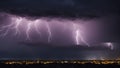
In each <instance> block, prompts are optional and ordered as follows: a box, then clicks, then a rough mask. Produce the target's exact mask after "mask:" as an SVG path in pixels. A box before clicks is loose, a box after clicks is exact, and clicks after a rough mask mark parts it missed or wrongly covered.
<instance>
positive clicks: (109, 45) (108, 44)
mask: <svg viewBox="0 0 120 68" xmlns="http://www.w3.org/2000/svg"><path fill="white" fill-rule="evenodd" d="M106 46H108V47H110V49H111V50H113V48H114V47H113V44H112V43H111V42H108V43H106Z"/></svg>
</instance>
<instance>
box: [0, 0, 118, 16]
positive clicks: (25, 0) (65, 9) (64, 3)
mask: <svg viewBox="0 0 120 68" xmlns="http://www.w3.org/2000/svg"><path fill="white" fill-rule="evenodd" d="M0 10H1V11H3V12H9V13H13V14H17V15H23V16H24V15H29V16H51V17H86V18H87V17H88V18H94V17H100V16H104V15H109V14H118V13H119V3H118V2H117V1H112V0H105V1H104V0H99V1H96V0H91V1H89V0H52V1H50V0H12V1H9V0H4V1H3V0H2V1H1V2H0Z"/></svg>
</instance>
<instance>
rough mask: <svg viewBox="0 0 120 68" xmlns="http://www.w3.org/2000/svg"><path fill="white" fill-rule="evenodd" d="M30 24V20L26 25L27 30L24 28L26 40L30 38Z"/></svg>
mask: <svg viewBox="0 0 120 68" xmlns="http://www.w3.org/2000/svg"><path fill="white" fill-rule="evenodd" d="M31 25H32V23H31V22H30V23H28V25H27V30H26V36H27V40H30V34H29V33H30V29H31Z"/></svg>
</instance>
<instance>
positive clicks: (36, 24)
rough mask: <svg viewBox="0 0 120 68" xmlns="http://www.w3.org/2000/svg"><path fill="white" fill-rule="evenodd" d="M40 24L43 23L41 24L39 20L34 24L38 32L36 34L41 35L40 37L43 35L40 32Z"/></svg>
mask: <svg viewBox="0 0 120 68" xmlns="http://www.w3.org/2000/svg"><path fill="white" fill-rule="evenodd" d="M39 23H41V22H39V20H36V21H35V24H34V27H35V30H36V32H37V33H38V34H39V35H41V32H40V31H39V28H38V27H39V26H38V25H39Z"/></svg>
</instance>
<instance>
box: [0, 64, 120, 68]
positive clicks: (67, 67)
mask: <svg viewBox="0 0 120 68" xmlns="http://www.w3.org/2000/svg"><path fill="white" fill-rule="evenodd" d="M1 66H2V67H1ZM1 66H0V68H3V67H4V68H6V67H9V68H119V67H120V65H116V64H111V65H110V64H109V65H102V64H100V65H97V64H32V65H25V64H22V65H18V64H12V65H6V64H1Z"/></svg>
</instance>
